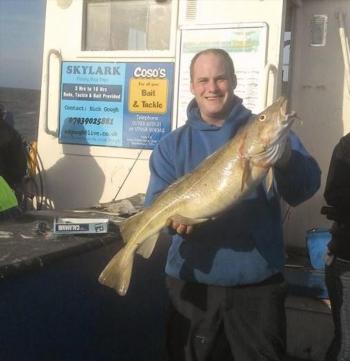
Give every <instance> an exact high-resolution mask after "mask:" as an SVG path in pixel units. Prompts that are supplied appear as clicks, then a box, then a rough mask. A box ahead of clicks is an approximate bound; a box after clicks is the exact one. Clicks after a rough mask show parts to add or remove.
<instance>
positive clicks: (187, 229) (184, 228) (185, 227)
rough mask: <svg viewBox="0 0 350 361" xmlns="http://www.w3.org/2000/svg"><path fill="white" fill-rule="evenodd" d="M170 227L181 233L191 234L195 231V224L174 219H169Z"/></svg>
mask: <svg viewBox="0 0 350 361" xmlns="http://www.w3.org/2000/svg"><path fill="white" fill-rule="evenodd" d="M167 226H168V227H170V228H171V229H173V230H174V231H175V232H176V233H178V234H181V235H189V234H190V233H191V232H192V231H193V226H192V225H189V224H183V223H180V222H178V221H175V220H174V219H171V218H169V219H168V224H167Z"/></svg>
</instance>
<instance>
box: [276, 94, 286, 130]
mask: <svg viewBox="0 0 350 361" xmlns="http://www.w3.org/2000/svg"><path fill="white" fill-rule="evenodd" d="M277 106H278V107H279V109H280V117H281V119H282V123H284V122H285V121H286V119H287V118H288V114H287V107H288V100H287V98H285V97H283V96H281V97H280V98H279V99H278V100H277Z"/></svg>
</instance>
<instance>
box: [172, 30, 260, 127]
mask: <svg viewBox="0 0 350 361" xmlns="http://www.w3.org/2000/svg"><path fill="white" fill-rule="evenodd" d="M266 42H267V25H266V24H265V23H259V24H256V23H254V24H237V25H230V26H226V27H222V28H217V27H216V28H208V27H200V28H191V29H182V35H181V59H180V71H179V74H180V75H179V77H180V79H179V95H178V116H177V126H178V127H179V126H181V125H183V124H184V123H185V122H186V120H187V115H186V109H187V105H188V103H189V102H190V101H191V99H192V98H193V95H192V94H191V91H190V63H191V60H192V58H193V56H194V55H195V54H196V53H198V52H199V51H201V50H204V49H208V48H221V49H224V50H226V51H227V52H228V53H229V54H230V56H231V57H232V60H233V63H234V66H235V72H236V76H237V82H238V84H237V88H236V90H235V94H236V95H237V96H239V97H240V98H242V99H243V104H244V105H245V106H246V107H247V108H248V109H250V110H252V111H253V112H254V113H257V112H259V111H261V110H262V108H263V103H264V99H263V96H262V94H263V88H264V84H263V82H264V79H263V76H264V66H265V58H266Z"/></svg>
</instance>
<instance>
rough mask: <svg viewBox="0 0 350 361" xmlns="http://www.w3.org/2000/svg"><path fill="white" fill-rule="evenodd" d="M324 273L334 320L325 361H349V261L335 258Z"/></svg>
mask: <svg viewBox="0 0 350 361" xmlns="http://www.w3.org/2000/svg"><path fill="white" fill-rule="evenodd" d="M325 273H326V285H327V289H328V294H329V300H330V302H331V306H332V316H333V322H334V338H333V341H332V343H331V345H330V347H329V348H328V351H327V355H326V361H350V261H347V260H342V259H340V258H335V259H334V261H333V262H332V264H331V265H330V266H326V270H325Z"/></svg>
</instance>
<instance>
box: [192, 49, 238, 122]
mask: <svg viewBox="0 0 350 361" xmlns="http://www.w3.org/2000/svg"><path fill="white" fill-rule="evenodd" d="M235 86H236V80H235V76H234V75H233V74H230V73H229V71H228V69H227V67H226V66H225V62H224V60H223V58H222V57H221V56H220V55H216V54H211V53H208V54H202V55H200V56H199V57H198V59H197V60H196V62H195V63H194V67H193V79H192V81H191V92H192V94H193V95H194V97H195V98H196V101H197V103H198V107H199V110H200V113H201V116H202V119H203V120H204V121H205V122H207V123H209V124H214V125H218V126H220V125H222V124H223V122H224V120H225V117H226V116H227V115H228V113H229V112H230V110H231V106H232V102H233V98H234V93H233V89H234V88H235Z"/></svg>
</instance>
